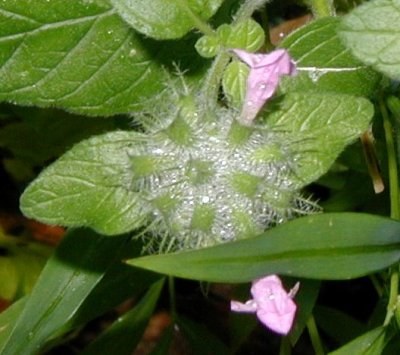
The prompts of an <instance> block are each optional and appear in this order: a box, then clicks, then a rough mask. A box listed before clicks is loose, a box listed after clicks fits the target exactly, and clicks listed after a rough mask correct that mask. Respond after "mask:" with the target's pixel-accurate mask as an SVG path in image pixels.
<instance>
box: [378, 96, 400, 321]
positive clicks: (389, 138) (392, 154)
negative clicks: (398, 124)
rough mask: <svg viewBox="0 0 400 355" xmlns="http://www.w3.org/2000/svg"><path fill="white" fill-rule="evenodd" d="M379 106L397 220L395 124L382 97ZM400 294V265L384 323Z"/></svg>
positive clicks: (393, 215) (393, 272)
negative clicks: (393, 124) (391, 120)
mask: <svg viewBox="0 0 400 355" xmlns="http://www.w3.org/2000/svg"><path fill="white" fill-rule="evenodd" d="M379 108H380V111H381V114H382V118H383V129H384V131H385V139H386V150H387V159H388V170H389V188H390V217H391V218H393V219H396V220H399V219H400V208H399V177H398V169H397V159H396V148H395V144H394V139H393V126H392V123H391V122H390V118H389V114H388V111H387V108H386V105H385V103H384V101H383V99H382V98H381V99H380V100H379ZM398 294H399V270H398V266H397V265H396V266H394V267H392V268H391V269H390V292H389V302H388V305H387V308H386V317H385V321H384V322H383V325H388V324H389V322H390V320H391V319H392V317H393V315H394V312H395V311H396V308H397V298H398Z"/></svg>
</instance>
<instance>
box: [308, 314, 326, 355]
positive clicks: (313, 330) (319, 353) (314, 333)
mask: <svg viewBox="0 0 400 355" xmlns="http://www.w3.org/2000/svg"><path fill="white" fill-rule="evenodd" d="M307 329H308V334H309V335H310V339H311V344H312V346H313V348H314V352H315V355H324V348H323V347H322V342H321V339H320V337H319V334H318V329H317V325H316V324H315V320H314V317H313V316H310V318H308V321H307Z"/></svg>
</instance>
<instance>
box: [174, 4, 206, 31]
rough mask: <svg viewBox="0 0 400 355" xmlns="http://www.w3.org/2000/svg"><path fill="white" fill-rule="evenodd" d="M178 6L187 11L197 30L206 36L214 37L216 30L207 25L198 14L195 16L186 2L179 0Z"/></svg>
mask: <svg viewBox="0 0 400 355" xmlns="http://www.w3.org/2000/svg"><path fill="white" fill-rule="evenodd" d="M176 4H177V5H178V6H179V7H180V8H181V9H182V10H183V11H185V12H186V13H187V14H188V15H189V16H190V17H191V19H192V20H193V22H194V23H195V26H196V28H197V29H198V30H199V31H200V32H201V33H203V34H204V35H209V36H213V35H214V29H213V28H212V27H211V26H210V25H209V24H208V23H207V22H204V21H203V20H202V19H201V18H200V17H199V16H197V14H195V13H194V12H193V11H192V9H191V8H190V7H189V6H188V5H187V2H186V1H182V0H178V1H177V2H176Z"/></svg>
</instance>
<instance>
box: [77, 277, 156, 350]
mask: <svg viewBox="0 0 400 355" xmlns="http://www.w3.org/2000/svg"><path fill="white" fill-rule="evenodd" d="M163 284H164V280H163V279H161V280H159V281H157V282H156V283H155V284H154V285H153V286H152V287H151V288H150V289H149V290H148V291H147V293H146V294H145V295H144V296H143V298H142V300H141V301H140V302H139V303H138V304H137V305H136V306H135V307H134V308H133V309H131V310H130V311H129V312H127V313H125V314H124V315H122V316H121V317H120V318H119V319H117V320H116V322H115V323H114V324H113V325H112V326H111V327H110V328H109V329H107V331H106V332H104V333H103V334H102V335H101V336H100V337H99V338H97V339H95V340H94V342H92V343H91V344H90V345H89V346H88V347H87V348H86V349H85V350H84V351H83V352H82V354H83V355H90V354H94V355H97V354H118V355H124V354H126V355H130V354H132V352H133V350H134V349H135V348H136V346H137V344H138V343H139V341H140V340H141V337H142V334H143V332H144V330H145V328H146V325H147V323H148V320H149V319H150V317H151V315H152V313H153V311H154V308H155V306H156V303H157V300H158V298H159V296H160V293H161V289H162V287H163Z"/></svg>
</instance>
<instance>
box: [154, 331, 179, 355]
mask: <svg viewBox="0 0 400 355" xmlns="http://www.w3.org/2000/svg"><path fill="white" fill-rule="evenodd" d="M173 337H174V326H173V325H170V326H168V327H167V328H166V329H165V330H164V331H163V333H162V336H161V338H160V339H159V340H158V342H157V344H156V345H155V347H154V349H153V350H152V351H151V353H150V355H165V354H169V349H170V347H171V344H172V341H173Z"/></svg>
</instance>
